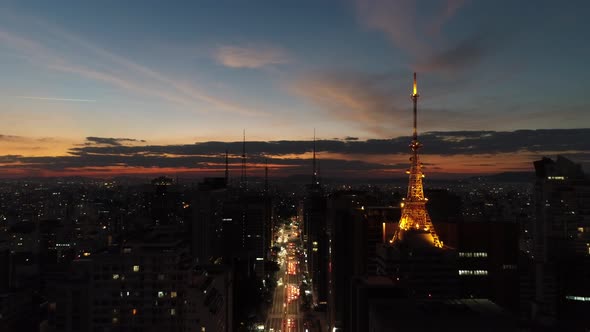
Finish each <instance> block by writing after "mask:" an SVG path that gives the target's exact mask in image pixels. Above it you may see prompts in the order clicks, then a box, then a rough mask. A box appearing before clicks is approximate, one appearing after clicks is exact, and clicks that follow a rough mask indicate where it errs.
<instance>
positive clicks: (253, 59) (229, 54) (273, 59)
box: [214, 45, 290, 68]
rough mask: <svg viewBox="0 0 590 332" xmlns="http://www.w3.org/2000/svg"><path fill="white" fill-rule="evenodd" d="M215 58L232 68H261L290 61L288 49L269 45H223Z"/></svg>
mask: <svg viewBox="0 0 590 332" xmlns="http://www.w3.org/2000/svg"><path fill="white" fill-rule="evenodd" d="M214 58H215V60H216V61H217V62H218V63H220V64H222V65H224V66H226V67H231V68H261V67H265V66H268V65H277V64H283V63H287V62H289V61H290V59H289V56H288V55H287V52H286V51H284V50H283V49H280V48H277V47H272V46H268V45H258V46H256V45H249V46H221V47H219V48H218V49H217V50H216V52H215V54H214Z"/></svg>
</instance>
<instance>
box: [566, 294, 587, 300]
mask: <svg viewBox="0 0 590 332" xmlns="http://www.w3.org/2000/svg"><path fill="white" fill-rule="evenodd" d="M565 298H566V300H571V301H582V302H590V296H574V295H567V296H566V297H565Z"/></svg>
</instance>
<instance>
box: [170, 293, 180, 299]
mask: <svg viewBox="0 0 590 332" xmlns="http://www.w3.org/2000/svg"><path fill="white" fill-rule="evenodd" d="M176 296H178V294H177V293H176V292H170V297H171V298H175V297H176Z"/></svg>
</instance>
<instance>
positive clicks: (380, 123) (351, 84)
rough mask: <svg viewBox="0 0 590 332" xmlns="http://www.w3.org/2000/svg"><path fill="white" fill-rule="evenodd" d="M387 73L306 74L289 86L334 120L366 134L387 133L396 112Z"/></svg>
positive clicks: (390, 79)
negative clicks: (352, 126) (345, 122)
mask: <svg viewBox="0 0 590 332" xmlns="http://www.w3.org/2000/svg"><path fill="white" fill-rule="evenodd" d="M392 81H393V80H392V77H391V75H387V74H385V75H371V74H363V73H355V72H348V73H342V72H338V73H336V72H333V73H323V74H310V75H307V76H304V77H302V78H301V79H299V80H298V81H296V82H295V83H294V84H293V85H292V87H291V90H292V92H293V93H295V94H297V95H299V96H302V97H304V98H306V99H308V100H310V101H312V102H313V103H315V104H316V105H318V106H319V107H320V109H321V110H323V111H325V112H327V115H328V116H330V117H333V118H336V119H338V120H341V121H342V120H343V121H348V122H349V123H350V124H353V125H354V126H356V127H360V129H362V130H364V131H366V132H367V133H368V134H369V135H377V136H380V137H383V136H390V135H391V133H392V129H394V128H396V127H399V126H398V125H396V124H395V123H394V116H393V115H394V114H396V113H398V110H397V109H396V107H395V105H396V103H395V100H396V97H395V96H396V94H395V93H394V89H393V87H392V85H391V83H392Z"/></svg>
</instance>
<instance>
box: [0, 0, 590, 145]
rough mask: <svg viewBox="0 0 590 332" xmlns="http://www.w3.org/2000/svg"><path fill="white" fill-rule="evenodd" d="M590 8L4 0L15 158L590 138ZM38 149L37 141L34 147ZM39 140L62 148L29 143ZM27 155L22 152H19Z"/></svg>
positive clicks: (4, 125) (0, 49)
mask: <svg viewBox="0 0 590 332" xmlns="http://www.w3.org/2000/svg"><path fill="white" fill-rule="evenodd" d="M588 9H590V3H588V2H587V1H566V2H563V3H558V2H555V1H473V0H472V1H468V0H447V1H388V0H355V1H352V0H351V1H296V2H280V1H100V2H90V1H4V2H2V3H1V4H0V72H2V75H0V134H2V135H5V136H11V137H23V142H22V143H18V144H16V143H14V144H12V145H10V147H6V146H7V145H5V148H4V149H2V148H0V155H1V154H19V155H36V156H39V155H64V154H68V153H69V151H70V149H71V147H72V146H73V145H74V144H81V143H83V142H84V139H85V137H88V136H95V137H118V138H122V137H129V138H134V139H138V140H146V141H147V142H148V143H150V144H186V143H193V142H196V141H199V142H203V141H211V140H218V141H235V140H239V139H240V138H241V135H242V130H243V129H244V128H245V129H246V132H247V136H248V138H249V139H251V140H302V139H303V140H306V139H310V138H311V136H312V132H313V127H315V128H316V131H317V132H318V135H319V136H320V137H321V138H324V139H332V138H344V137H347V136H352V137H358V138H360V139H361V140H364V139H370V138H394V137H398V136H401V135H406V134H407V133H408V132H409V128H408V126H409V124H410V106H411V104H410V100H409V98H408V96H409V94H410V84H411V75H412V72H413V71H417V72H418V79H419V88H420V93H421V96H422V97H421V100H420V130H421V131H465V130H467V131H480V130H492V131H513V130H517V129H568V128H585V127H588V123H590V115H589V114H590V112H588V104H589V102H588V100H589V99H588V98H587V97H586V91H588V89H589V88H590V80H589V79H588V77H589V74H590V72H589V71H590V69H589V66H588V65H587V59H589V58H590V46H589V43H588V42H587V39H588V35H589V32H590V24H589V23H588V15H589V14H590V12H589V10H588ZM25 138H26V139H25ZM27 139H34V140H37V142H38V141H39V140H40V139H45V140H46V141H47V140H52V143H51V145H47V146H46V145H43V146H41V145H40V144H39V143H35V144H34V145H35V146H34V149H33V146H30V145H27V144H29V143H26V142H29V141H27ZM19 147H22V149H20V150H19Z"/></svg>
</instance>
